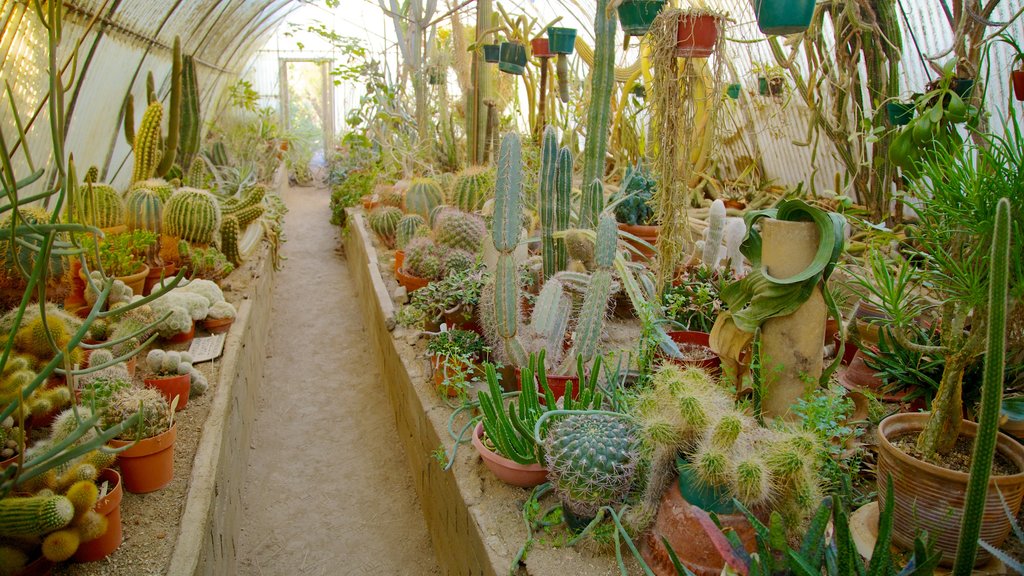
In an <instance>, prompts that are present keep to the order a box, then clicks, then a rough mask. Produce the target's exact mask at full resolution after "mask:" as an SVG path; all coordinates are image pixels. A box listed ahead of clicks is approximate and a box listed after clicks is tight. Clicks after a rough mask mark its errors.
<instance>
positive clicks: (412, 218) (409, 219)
mask: <svg viewBox="0 0 1024 576" xmlns="http://www.w3.org/2000/svg"><path fill="white" fill-rule="evenodd" d="M426 225H427V221H426V219H424V218H423V216H420V215H419V214H407V215H405V216H403V217H402V219H401V220H399V221H398V227H397V229H396V230H395V246H397V247H398V249H399V250H404V249H405V246H406V245H407V244H409V242H410V241H411V240H412V239H413V238H415V237H416V234H417V231H418V230H419V229H420V227H421V226H423V227H426Z"/></svg>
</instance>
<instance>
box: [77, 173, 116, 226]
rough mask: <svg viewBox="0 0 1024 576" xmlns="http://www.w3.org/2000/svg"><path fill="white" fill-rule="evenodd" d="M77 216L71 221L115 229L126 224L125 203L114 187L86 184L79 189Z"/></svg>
mask: <svg viewBox="0 0 1024 576" xmlns="http://www.w3.org/2000/svg"><path fill="white" fill-rule="evenodd" d="M74 210H75V212H77V214H74V215H69V218H68V219H69V220H71V221H74V222H81V223H82V224H87V225H89V226H95V227H97V228H113V227H115V226H120V225H121V224H123V223H124V202H123V201H122V200H121V195H120V194H118V193H117V191H116V190H114V187H113V186H109V185H107V184H98V183H90V182H85V183H83V184H82V185H81V186H79V187H78V202H77V203H76V205H75V207H74Z"/></svg>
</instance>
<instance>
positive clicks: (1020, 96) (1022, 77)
mask: <svg viewBox="0 0 1024 576" xmlns="http://www.w3.org/2000/svg"><path fill="white" fill-rule="evenodd" d="M1010 80H1011V81H1012V82H1013V96H1014V98H1016V99H1017V100H1020V101H1022V102H1024V70H1014V71H1013V72H1011V73H1010Z"/></svg>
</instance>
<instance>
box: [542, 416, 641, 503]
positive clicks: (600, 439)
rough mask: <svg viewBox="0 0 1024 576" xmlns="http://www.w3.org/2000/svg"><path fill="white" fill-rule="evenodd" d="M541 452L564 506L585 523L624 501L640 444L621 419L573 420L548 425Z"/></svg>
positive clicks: (610, 417)
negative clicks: (542, 451) (543, 454)
mask: <svg viewBox="0 0 1024 576" xmlns="http://www.w3.org/2000/svg"><path fill="white" fill-rule="evenodd" d="M544 452H545V461H546V464H547V468H548V474H549V475H550V477H551V479H552V482H553V483H554V486H555V491H556V492H557V493H558V495H559V496H560V497H561V499H562V505H563V506H564V507H565V508H567V509H568V511H569V512H570V513H572V514H574V515H576V516H577V517H579V518H581V519H586V518H592V517H594V516H595V515H597V512H598V511H599V510H600V509H601V508H602V507H604V506H612V505H615V504H618V503H619V502H622V501H623V500H624V499H625V497H626V495H627V494H628V493H629V489H630V486H631V485H632V483H633V476H634V474H635V473H636V468H637V463H638V462H639V460H640V442H639V440H638V438H637V435H636V431H635V430H634V428H633V426H632V425H631V424H629V423H628V422H627V421H626V420H625V419H624V418H621V417H616V416H612V415H610V414H574V415H570V416H567V417H566V418H564V419H562V420H559V421H557V422H555V423H554V424H552V425H551V427H550V428H549V429H548V434H547V436H546V437H545V439H544Z"/></svg>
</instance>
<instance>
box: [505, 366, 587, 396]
mask: <svg viewBox="0 0 1024 576" xmlns="http://www.w3.org/2000/svg"><path fill="white" fill-rule="evenodd" d="M515 375H516V384H515V389H516V390H522V389H523V381H522V375H521V373H520V371H519V368H518V367H516V369H515ZM547 377H548V388H550V389H551V393H552V394H554V396H555V400H558V399H559V398H561V397H562V396H565V390H566V388H567V387H568V383H569V382H572V399H573V400H576V399H577V398H579V395H580V378H579V376H552V375H551V374H548V375H547ZM537 392H539V393H540V394H541V396H543V395H544V387H543V386H541V384H540V382H537Z"/></svg>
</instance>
